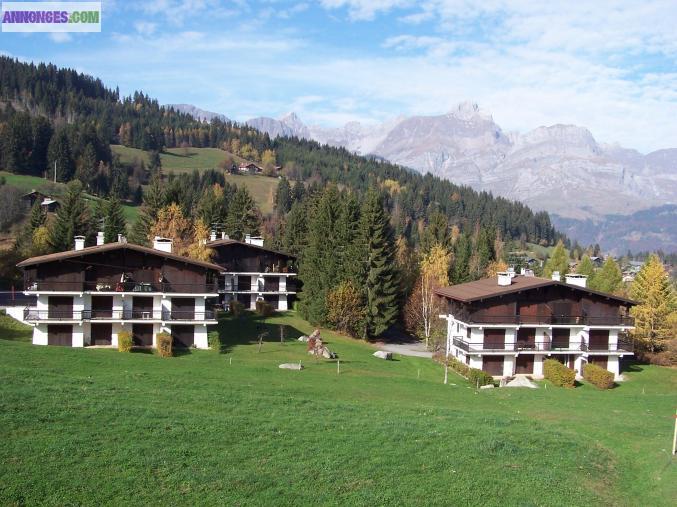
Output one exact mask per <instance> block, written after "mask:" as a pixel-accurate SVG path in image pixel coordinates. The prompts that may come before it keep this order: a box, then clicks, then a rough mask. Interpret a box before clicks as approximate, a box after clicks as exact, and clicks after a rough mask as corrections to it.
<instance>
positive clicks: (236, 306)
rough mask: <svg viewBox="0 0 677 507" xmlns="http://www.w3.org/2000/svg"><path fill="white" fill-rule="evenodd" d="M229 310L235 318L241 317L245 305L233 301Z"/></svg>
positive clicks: (229, 305)
mask: <svg viewBox="0 0 677 507" xmlns="http://www.w3.org/2000/svg"><path fill="white" fill-rule="evenodd" d="M228 308H229V309H230V314H231V315H232V316H233V317H239V316H240V315H242V313H243V312H244V304H242V303H241V302H240V301H236V300H234V301H231V302H230V303H229V304H228Z"/></svg>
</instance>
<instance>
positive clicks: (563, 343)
mask: <svg viewBox="0 0 677 507" xmlns="http://www.w3.org/2000/svg"><path fill="white" fill-rule="evenodd" d="M570 335H571V332H570V331H569V328H555V329H553V330H552V349H568V348H569V337H570Z"/></svg>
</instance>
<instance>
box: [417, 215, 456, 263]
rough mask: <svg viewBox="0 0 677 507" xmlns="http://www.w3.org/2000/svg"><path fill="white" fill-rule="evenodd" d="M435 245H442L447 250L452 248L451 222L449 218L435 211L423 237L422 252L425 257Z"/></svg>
mask: <svg viewBox="0 0 677 507" xmlns="http://www.w3.org/2000/svg"><path fill="white" fill-rule="evenodd" d="M435 245H440V246H442V247H443V248H446V249H449V248H450V247H451V233H450V230H449V222H448V221H447V217H445V216H444V215H443V214H442V213H440V212H439V211H433V212H432V214H431V215H430V219H429V220H428V226H427V227H426V228H425V230H424V231H423V235H422V236H421V252H422V253H423V254H424V255H425V254H427V253H428V252H429V251H430V250H431V248H432V247H433V246H435Z"/></svg>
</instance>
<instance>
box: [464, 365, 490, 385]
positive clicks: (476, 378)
mask: <svg viewBox="0 0 677 507" xmlns="http://www.w3.org/2000/svg"><path fill="white" fill-rule="evenodd" d="M468 381H469V382H470V383H471V384H472V385H474V386H477V385H480V386H486V385H489V384H491V385H493V384H494V377H492V376H491V375H489V374H488V373H487V372H486V371H483V370H478V369H477V368H469V369H468Z"/></svg>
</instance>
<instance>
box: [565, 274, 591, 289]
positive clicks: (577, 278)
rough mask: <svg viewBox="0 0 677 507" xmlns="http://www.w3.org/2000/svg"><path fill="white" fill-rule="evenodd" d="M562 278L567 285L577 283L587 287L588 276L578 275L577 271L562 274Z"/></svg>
mask: <svg viewBox="0 0 677 507" xmlns="http://www.w3.org/2000/svg"><path fill="white" fill-rule="evenodd" d="M564 279H565V280H566V282H567V283H568V284H569V285H577V286H578V287H584V288H585V287H587V285H588V277H587V276H586V275H579V274H577V273H569V274H566V275H564Z"/></svg>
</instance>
